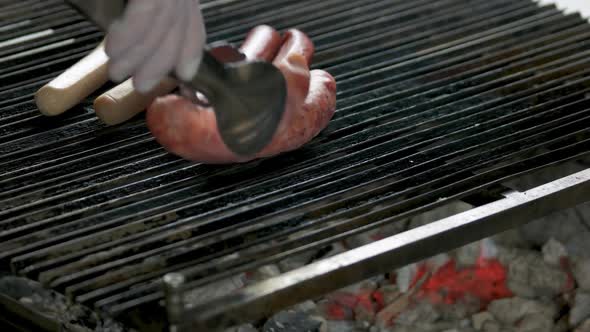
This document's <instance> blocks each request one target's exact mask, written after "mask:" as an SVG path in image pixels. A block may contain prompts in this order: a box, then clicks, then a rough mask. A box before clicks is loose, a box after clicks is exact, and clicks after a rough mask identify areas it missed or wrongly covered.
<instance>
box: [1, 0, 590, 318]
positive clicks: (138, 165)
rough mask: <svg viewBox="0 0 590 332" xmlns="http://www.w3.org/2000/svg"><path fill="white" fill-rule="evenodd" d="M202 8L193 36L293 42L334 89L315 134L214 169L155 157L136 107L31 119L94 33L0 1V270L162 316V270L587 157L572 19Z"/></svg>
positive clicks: (474, 4) (505, 13)
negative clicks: (250, 34) (283, 32)
mask: <svg viewBox="0 0 590 332" xmlns="http://www.w3.org/2000/svg"><path fill="white" fill-rule="evenodd" d="M203 8H204V14H205V16H206V17H207V20H206V22H207V25H208V31H209V36H210V39H211V40H212V41H215V40H221V39H224V40H228V41H230V42H239V41H241V40H242V38H244V36H245V33H246V32H247V31H248V30H249V29H250V28H251V27H253V26H254V25H256V24H269V25H273V26H275V27H277V28H279V29H286V28H290V27H297V28H300V29H302V30H303V31H305V32H306V33H308V34H309V35H310V36H311V37H312V38H313V40H314V41H315V43H316V45H317V54H316V56H315V63H314V67H316V68H323V69H327V70H329V71H330V72H331V73H332V74H333V75H334V76H335V77H336V79H337V81H338V87H339V90H338V109H337V112H336V115H335V117H334V119H333V120H332V122H331V123H330V125H329V127H328V128H327V129H326V130H325V131H324V132H323V133H322V134H321V135H320V136H318V137H317V138H316V139H314V140H313V141H312V142H310V143H309V144H308V145H306V146H305V147H303V148H302V149H300V150H298V151H294V152H292V153H288V154H284V155H281V156H278V157H275V158H272V159H268V160H260V161H255V162H251V163H248V164H244V165H233V166H222V167H220V166H208V165H200V164H194V163H190V162H187V161H184V160H180V159H178V158H176V157H174V156H171V155H169V154H167V153H166V152H165V151H164V150H163V149H162V148H161V147H159V146H158V144H157V143H156V142H155V141H154V140H153V138H152V137H151V135H150V134H149V132H148V131H147V129H146V127H145V124H144V119H143V117H142V116H141V115H140V116H138V117H136V118H135V119H133V120H132V121H130V122H128V123H126V124H123V125H120V126H116V127H107V126H105V125H103V124H101V123H100V121H98V120H97V119H96V117H95V116H94V114H93V111H92V109H91V102H92V98H89V99H88V100H87V101H86V102H84V103H82V104H81V105H79V106H77V107H75V108H74V109H73V110H71V111H70V112H68V113H66V114H64V115H61V116H59V117H56V118H45V117H43V116H41V115H40V113H39V112H38V110H37V109H36V107H35V104H34V101H33V94H34V92H35V91H36V89H38V88H39V87H41V86H42V85H43V84H45V83H46V82H48V81H49V80H50V79H51V78H53V77H55V76H56V75H58V74H59V73H60V72H62V71H63V70H64V69H65V68H67V67H68V66H70V65H72V64H73V63H74V62H75V61H77V60H78V59H80V58H81V57H82V56H84V55H85V54H87V52H88V51H89V50H91V49H92V48H94V47H95V46H96V45H97V43H98V42H99V41H100V40H101V38H102V36H103V35H102V33H100V32H99V31H98V30H97V29H96V28H94V27H93V26H92V25H91V24H89V23H88V22H86V21H84V20H83V19H82V18H81V17H79V16H78V14H76V13H75V12H74V11H72V10H71V9H69V8H68V7H67V6H66V5H65V4H64V3H63V1H57V0H29V1H23V2H18V1H3V2H0V18H1V20H0V82H1V83H0V264H1V265H0V269H4V270H11V271H12V272H13V273H15V274H18V275H23V276H27V277H29V278H32V279H35V280H38V281H41V282H42V283H43V284H45V285H46V286H48V287H51V288H52V289H55V290H57V291H60V292H63V293H64V294H66V295H67V296H69V297H71V298H72V299H74V300H76V301H78V302H81V303H83V304H86V305H88V306H90V307H96V308H99V309H101V310H103V311H105V312H107V313H110V314H112V315H115V316H117V317H120V318H128V317H130V314H133V313H138V312H140V313H147V312H150V313H159V314H160V315H161V314H162V313H163V310H161V309H157V308H158V306H159V301H160V300H161V299H162V296H163V294H162V292H161V282H160V279H161V277H162V276H163V275H164V274H165V273H168V272H173V271H183V272H185V274H186V276H187V278H188V281H189V282H191V283H193V284H194V285H195V286H198V285H205V284H207V283H208V282H212V281H215V280H219V279H220V278H221V277H228V276H232V275H235V274H236V273H239V272H242V271H247V270H248V269H252V268H255V267H257V266H261V265H263V264H268V263H270V262H275V261H278V260H281V259H283V258H285V257H288V255H292V254H295V253H298V252H301V251H303V250H307V249H309V248H313V247H321V246H324V245H326V244H329V243H330V242H331V241H334V240H336V239H339V238H341V237H343V236H348V235H351V234H353V233H354V232H360V231H361V230H367V229H369V228H371V227H377V226H379V225H380V223H381V221H382V220H384V218H389V217H391V216H392V215H404V214H406V215H407V214H409V213H417V212H418V211H420V209H421V208H424V207H425V206H427V205H428V204H432V203H435V202H437V201H438V200H439V199H440V198H441V197H450V196H453V195H458V196H461V195H468V194H470V193H473V192H475V191H477V190H481V189H482V188H483V187H485V186H489V185H492V184H494V183H498V182H499V181H501V180H503V179H505V178H508V177H510V176H513V175H515V174H521V173H523V172H527V171H529V170H533V169H538V168H540V167H543V166H546V165H549V164H552V163H555V162H556V161H561V160H568V159H572V158H576V157H578V156H581V155H584V154H586V153H588V152H589V151H590V25H589V24H588V23H587V22H586V21H584V20H583V19H582V18H581V17H579V16H578V15H564V14H562V13H561V12H559V11H558V10H556V9H555V8H554V7H552V6H545V7H539V6H537V5H536V4H535V3H534V2H532V1H528V0H519V1H513V0H494V1H487V0H440V1H435V2H432V1H427V0H418V1H411V2H408V1H401V0H369V1H364V0H363V1H361V0H353V1H351V0H347V1H345V0H328V1H322V2H317V1H311V0H303V1H301V0H300V1H292V0H280V1H272V2H269V1H261V0H244V1H239V2H237V1H235V2H234V1H205V2H203ZM103 90H104V89H103ZM97 93H98V92H97ZM132 316H133V315H132ZM144 316H145V315H144ZM156 317H157V316H156ZM162 320H163V318H162ZM135 323H136V324H139V323H138V322H137V321H135Z"/></svg>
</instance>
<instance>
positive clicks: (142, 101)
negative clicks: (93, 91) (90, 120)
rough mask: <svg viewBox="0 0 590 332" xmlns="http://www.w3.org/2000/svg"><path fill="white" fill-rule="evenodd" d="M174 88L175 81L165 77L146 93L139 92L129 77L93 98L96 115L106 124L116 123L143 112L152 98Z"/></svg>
mask: <svg viewBox="0 0 590 332" xmlns="http://www.w3.org/2000/svg"><path fill="white" fill-rule="evenodd" d="M175 88H176V81H174V80H171V79H165V80H163V81H162V82H160V84H158V85H157V86H156V87H155V88H154V89H153V90H152V91H150V92H149V93H147V94H142V93H139V92H137V91H136V90H135V88H134V87H133V83H132V80H131V79H128V80H127V81H125V82H123V83H121V84H119V85H117V86H116V87H114V88H112V89H110V90H109V91H107V92H105V93H103V94H102V95H100V96H98V98H96V99H95V100H94V112H95V114H96V116H97V117H98V118H99V119H100V120H101V121H102V122H104V123H105V124H107V125H111V126H112V125H118V124H120V123H123V122H125V121H127V120H129V119H131V118H133V117H134V116H135V115H137V114H139V113H141V112H143V111H144V110H145V108H146V107H147V106H148V105H149V104H151V102H152V101H153V100H154V98H156V97H159V96H163V95H166V94H168V93H170V92H171V91H173V90H174V89H175Z"/></svg>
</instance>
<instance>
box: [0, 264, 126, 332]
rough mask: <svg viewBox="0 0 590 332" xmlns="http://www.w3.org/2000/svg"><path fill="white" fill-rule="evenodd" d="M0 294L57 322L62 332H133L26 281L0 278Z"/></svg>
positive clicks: (3, 276)
mask: <svg viewBox="0 0 590 332" xmlns="http://www.w3.org/2000/svg"><path fill="white" fill-rule="evenodd" d="M0 293H1V294H3V295H5V296H8V297H10V298H11V299H13V300H15V301H17V302H18V303H20V304H21V305H23V306H25V307H28V308H30V309H33V310H34V311H36V312H38V313H40V314H42V315H43V316H45V317H47V318H50V319H51V320H54V321H56V322H58V323H59V324H60V325H61V328H62V331H64V332H69V331H71V332H133V331H134V330H132V329H128V328H125V327H124V326H123V325H121V324H120V323H118V322H116V321H114V320H112V319H109V318H105V317H100V316H99V315H98V314H97V313H96V312H94V311H91V310H90V309H88V308H86V307H84V306H81V305H78V304H72V303H69V302H68V301H67V299H66V298H65V297H64V296H63V295H61V294H59V293H56V292H54V291H51V290H47V289H45V288H43V287H42V286H41V285H40V284H39V283H37V282H35V281H32V280H30V279H25V278H19V277H14V276H9V275H0Z"/></svg>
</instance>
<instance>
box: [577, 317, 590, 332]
mask: <svg viewBox="0 0 590 332" xmlns="http://www.w3.org/2000/svg"><path fill="white" fill-rule="evenodd" d="M574 332H590V319H587V320H585V321H584V322H583V323H582V324H580V325H579V326H578V327H576V329H575V330H574Z"/></svg>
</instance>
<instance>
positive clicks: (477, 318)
mask: <svg viewBox="0 0 590 332" xmlns="http://www.w3.org/2000/svg"><path fill="white" fill-rule="evenodd" d="M495 320H496V318H495V317H494V315H492V314H491V313H489V312H487V311H482V312H479V313H477V314H475V315H473V316H471V321H472V325H473V327H474V328H475V329H476V330H478V331H481V330H482V328H483V324H484V323H485V322H487V321H495Z"/></svg>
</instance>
